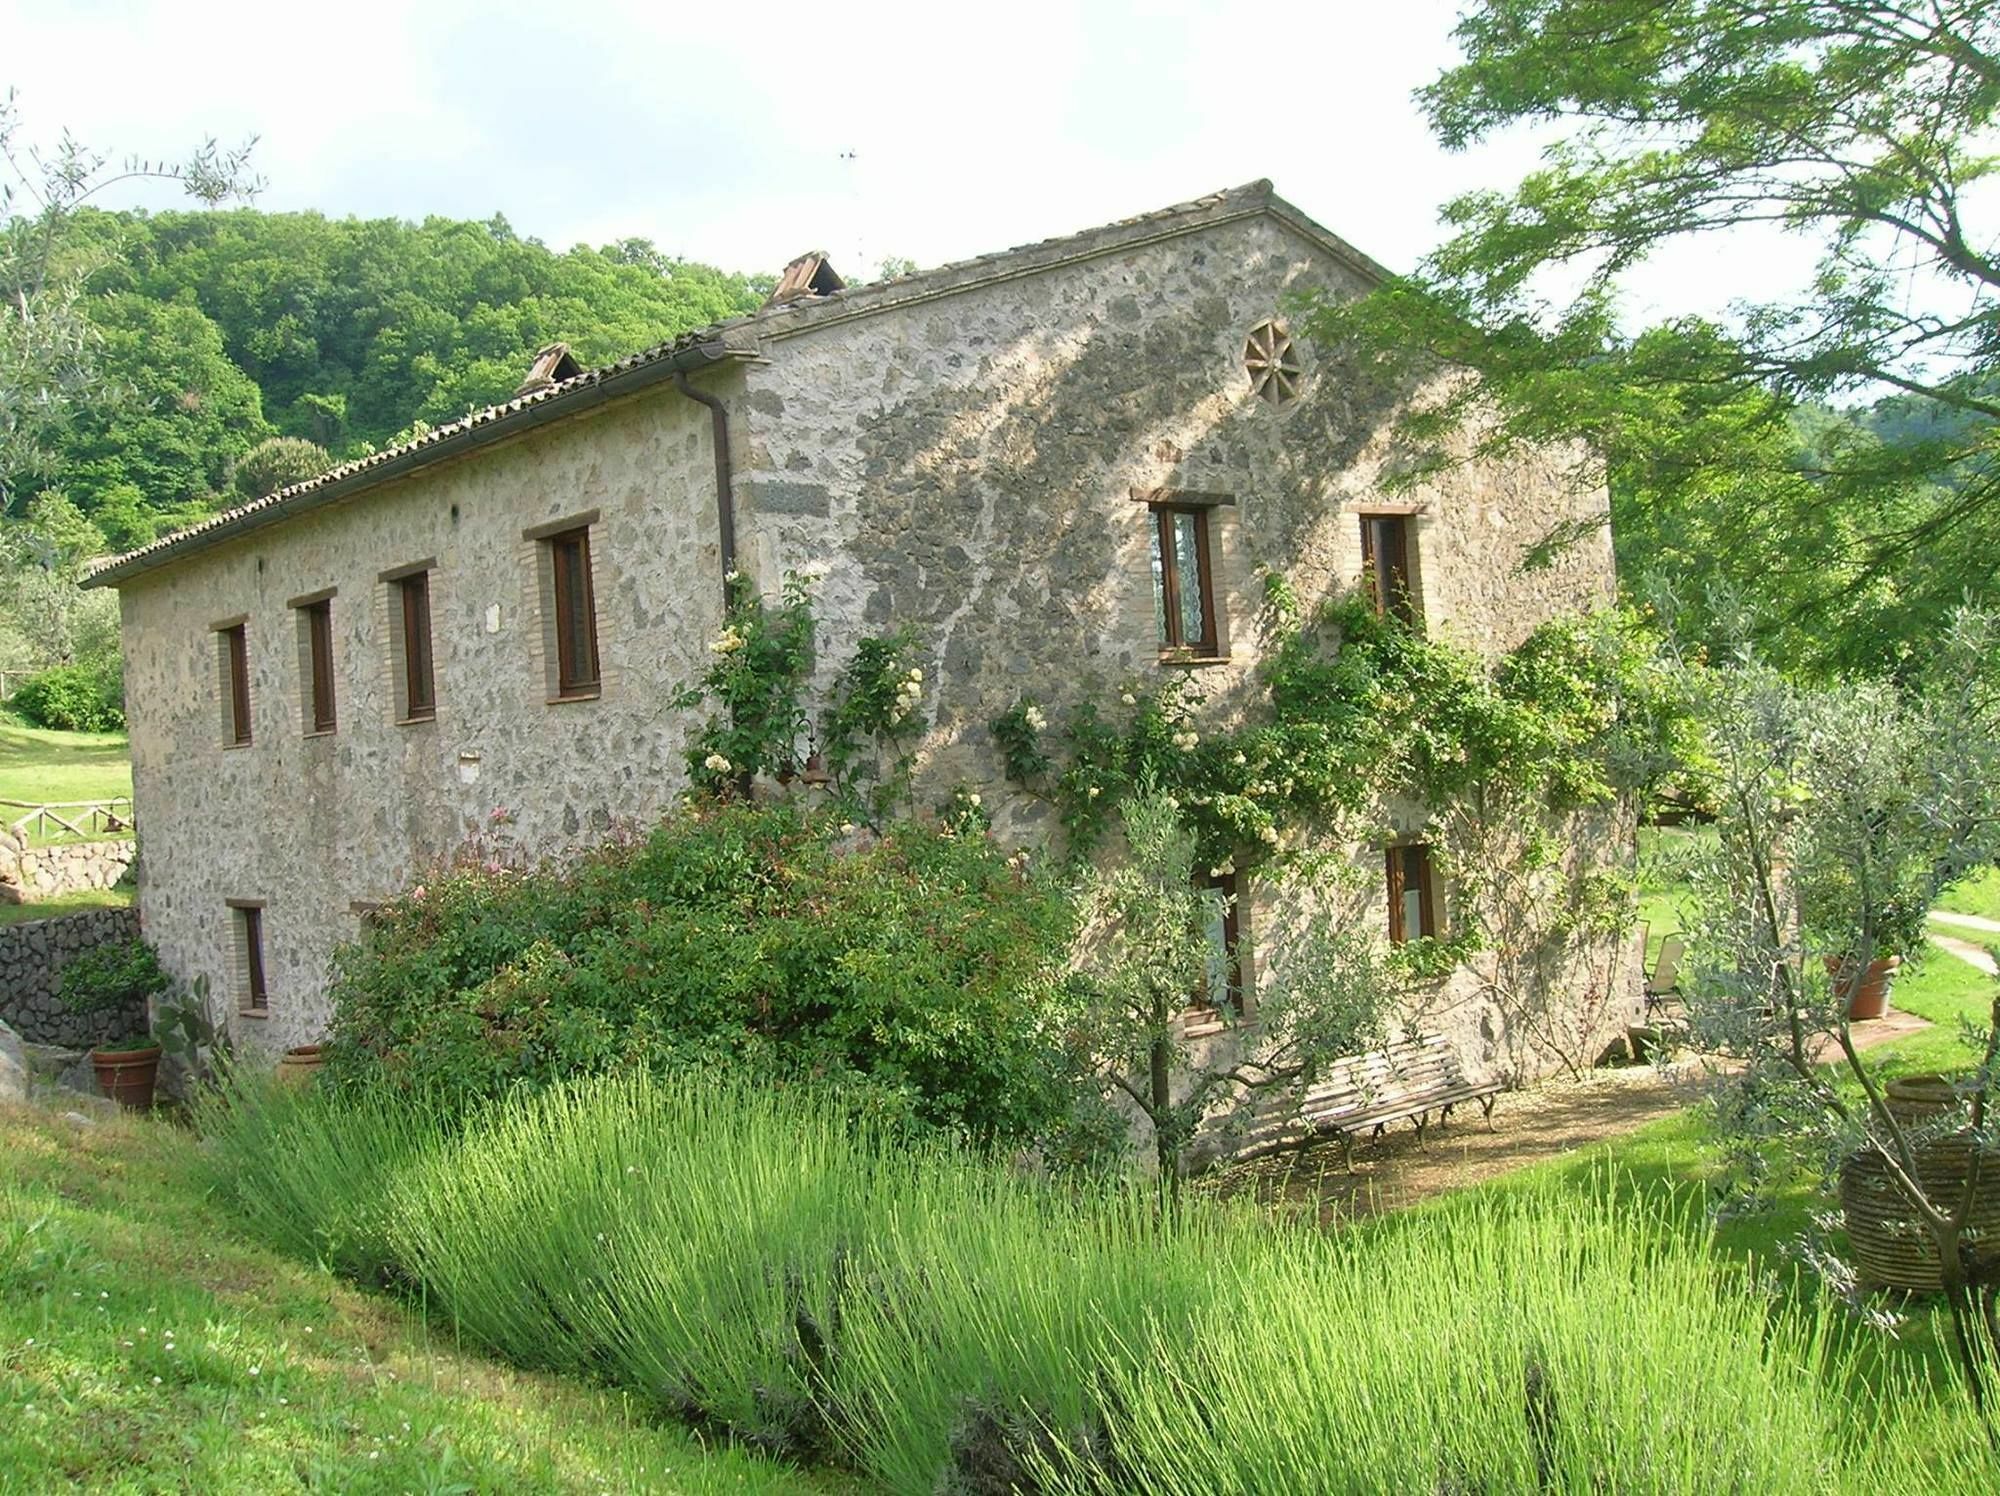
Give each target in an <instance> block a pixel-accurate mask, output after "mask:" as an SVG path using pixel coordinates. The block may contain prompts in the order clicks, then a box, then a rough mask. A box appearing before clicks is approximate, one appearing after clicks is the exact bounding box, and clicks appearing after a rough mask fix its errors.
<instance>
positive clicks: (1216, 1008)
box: [1185, 873, 1251, 1033]
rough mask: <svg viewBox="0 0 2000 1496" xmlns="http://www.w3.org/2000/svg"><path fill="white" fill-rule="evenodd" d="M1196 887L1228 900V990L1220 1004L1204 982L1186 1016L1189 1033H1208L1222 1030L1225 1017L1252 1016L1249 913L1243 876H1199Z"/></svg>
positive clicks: (1225, 939) (1225, 925)
mask: <svg viewBox="0 0 2000 1496" xmlns="http://www.w3.org/2000/svg"><path fill="white" fill-rule="evenodd" d="M1195 886H1196V888H1197V889H1199V890H1200V891H1201V892H1202V893H1207V892H1208V891H1209V890H1211V889H1216V890H1220V891H1221V893H1222V895H1223V897H1224V898H1225V899H1226V900H1227V901H1228V902H1227V904H1226V905H1225V906H1224V909H1223V915H1222V943H1223V946H1224V947H1225V949H1226V950H1227V952H1228V958H1227V959H1228V966H1229V988H1228V991H1226V992H1225V993H1223V994H1222V1000H1221V1001H1220V1002H1217V1001H1216V995H1215V994H1214V993H1213V992H1210V991H1208V990H1206V980H1205V979H1204V988H1203V990H1202V991H1201V992H1199V993H1197V994H1196V995H1195V996H1194V998H1193V999H1192V1001H1190V1002H1189V1004H1188V1008H1187V1013H1186V1015H1185V1018H1186V1023H1187V1026H1188V1028H1189V1029H1190V1030H1192V1031H1197V1032H1200V1033H1206V1032H1211V1031H1213V1030H1215V1029H1219V1028H1221V1027H1223V1023H1224V1015H1225V1014H1227V1015H1228V1016H1229V1017H1230V1018H1233V1019H1237V1020H1241V1019H1243V1018H1247V1017H1248V1016H1249V1014H1250V1007H1251V1002H1250V981H1249V968H1248V967H1247V965H1246V964H1245V962H1244V959H1243V955H1244V947H1243V927H1244V924H1245V922H1246V921H1245V915H1246V913H1247V910H1246V908H1245V905H1244V887H1243V875H1242V874H1241V873H1223V874H1221V875H1220V876H1218V875H1216V874H1214V873H1210V874H1208V875H1207V876H1206V877H1198V878H1197V879H1196V880H1195ZM1204 917H1205V916H1204Z"/></svg>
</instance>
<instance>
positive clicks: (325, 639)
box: [292, 593, 335, 736]
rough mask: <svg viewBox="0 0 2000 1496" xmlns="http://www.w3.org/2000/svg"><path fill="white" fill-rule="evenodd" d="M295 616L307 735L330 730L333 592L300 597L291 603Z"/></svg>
mask: <svg viewBox="0 0 2000 1496" xmlns="http://www.w3.org/2000/svg"><path fill="white" fill-rule="evenodd" d="M292 608H293V611H294V612H296V613H297V614H298V618H299V667H300V673H301V674H302V675H303V676H304V678H305V686H306V689H305V690H304V691H303V692H302V693H301V695H302V696H303V698H304V700H303V702H302V705H303V706H304V708H305V712H304V716H305V730H306V733H307V735H308V736H312V735H314V734H318V733H324V732H332V731H333V730H334V726H335V720H334V706H333V596H332V594H331V593H329V594H327V595H325V596H322V597H315V598H301V599H299V600H298V601H296V602H294V603H293V604H292Z"/></svg>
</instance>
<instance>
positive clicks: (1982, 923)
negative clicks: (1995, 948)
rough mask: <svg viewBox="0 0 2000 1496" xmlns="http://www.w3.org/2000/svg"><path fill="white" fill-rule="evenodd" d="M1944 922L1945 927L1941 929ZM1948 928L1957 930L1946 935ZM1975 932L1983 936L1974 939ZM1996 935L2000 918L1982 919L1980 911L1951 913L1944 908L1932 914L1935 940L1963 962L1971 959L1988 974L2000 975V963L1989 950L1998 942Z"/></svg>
mask: <svg viewBox="0 0 2000 1496" xmlns="http://www.w3.org/2000/svg"><path fill="white" fill-rule="evenodd" d="M1940 925H1942V926H1944V929H1939V928H1938V926H1940ZM1946 930H1950V931H1952V932H1953V933H1951V934H1946V933H1945V931H1946ZM1974 935H1977V936H1980V937H1982V938H1981V939H1979V940H1974V939H1971V938H1970V937H1972V936H1974ZM1995 935H2000V920H1992V919H1981V918H1980V917H1979V916H1978V915H1976V914H1947V913H1945V912H1943V911H1942V910H1934V911H1932V913H1931V930H1930V938H1931V943H1932V944H1933V945H1939V946H1942V947H1943V948H1944V949H1946V950H1948V951H1950V952H1951V953H1952V954H1953V955H1954V956H1956V957H1958V959H1959V960H1961V961H1968V962H1970V963H1971V964H1972V965H1974V966H1976V967H1978V968H1979V969H1980V970H1981V971H1983V972H1985V973H1986V974H1987V975H1988V976H2000V966H1996V965H1995V964H1994V961H1993V956H1992V954H1991V953H1990V952H1989V951H1988V950H1987V947H1988V946H1990V945H1993V944H1995V941H1994V939H1993V937H1994V936H1995Z"/></svg>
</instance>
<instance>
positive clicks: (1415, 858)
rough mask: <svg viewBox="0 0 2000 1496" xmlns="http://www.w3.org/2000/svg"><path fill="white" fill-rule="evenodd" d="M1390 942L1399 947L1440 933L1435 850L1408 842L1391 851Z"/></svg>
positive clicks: (1389, 860)
mask: <svg viewBox="0 0 2000 1496" xmlns="http://www.w3.org/2000/svg"><path fill="white" fill-rule="evenodd" d="M1388 864H1389V939H1390V940H1391V941H1393V942H1394V943H1395V944H1397V945H1401V944H1402V943H1403V942H1404V941H1406V940H1415V939H1417V938H1418V937H1419V936H1434V935H1436V934H1437V932H1438V923H1437V897H1436V894H1435V893H1434V891H1433V889H1432V882H1433V879H1432V875H1431V849H1430V848H1429V847H1427V846H1425V845H1424V844H1423V843H1422V842H1406V843H1404V844H1403V845H1401V846H1395V847H1391V848H1389V850H1388Z"/></svg>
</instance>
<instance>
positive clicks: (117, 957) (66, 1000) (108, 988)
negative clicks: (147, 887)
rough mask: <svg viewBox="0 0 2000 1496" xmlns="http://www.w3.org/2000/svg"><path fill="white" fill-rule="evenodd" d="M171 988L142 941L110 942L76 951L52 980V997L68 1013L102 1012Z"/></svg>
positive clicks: (148, 946)
mask: <svg viewBox="0 0 2000 1496" xmlns="http://www.w3.org/2000/svg"><path fill="white" fill-rule="evenodd" d="M171 985H172V979H171V978H170V977H168V975H167V973H166V971H165V970H164V969H163V968H162V967H161V965H160V958H159V957H158V956H157V955H155V954H154V953H153V948H152V947H151V946H150V945H148V944H146V942H145V941H143V940H114V941H110V942H108V943H106V944H104V945H98V946H92V947H91V948H90V949H89V950H87V951H79V952H78V953H77V954H76V955H74V956H72V957H71V958H70V959H69V960H68V961H66V962H65V963H64V964H63V968H62V971H61V973H60V975H59V976H58V977H57V978H56V997H57V999H58V1000H59V1001H60V1002H61V1003H62V1005H63V1006H64V1007H65V1008H68V1009H69V1010H70V1011H71V1012H72V1013H105V1012H109V1011H111V1010H112V1009H114V1008H120V1007H123V1006H124V1005H125V1004H127V1003H136V1002H144V1001H145V1000H146V999H147V998H149V997H156V996H158V995H159V994H160V993H162V992H165V991H166V990H167V988H168V987H170V986H171Z"/></svg>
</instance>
